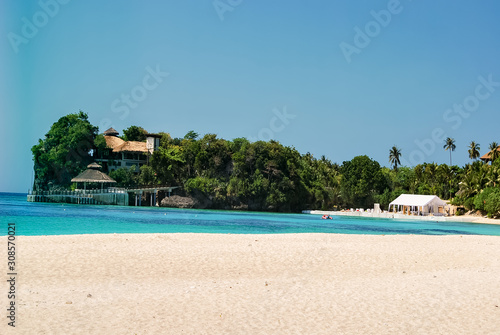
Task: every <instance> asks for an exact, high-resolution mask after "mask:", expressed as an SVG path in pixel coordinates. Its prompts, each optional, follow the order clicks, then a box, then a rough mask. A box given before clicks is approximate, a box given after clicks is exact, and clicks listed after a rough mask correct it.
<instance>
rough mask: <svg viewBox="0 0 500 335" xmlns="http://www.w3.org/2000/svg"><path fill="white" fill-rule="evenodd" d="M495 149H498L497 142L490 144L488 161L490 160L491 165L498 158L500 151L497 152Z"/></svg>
mask: <svg viewBox="0 0 500 335" xmlns="http://www.w3.org/2000/svg"><path fill="white" fill-rule="evenodd" d="M497 148H498V143H497V142H492V143H491V144H490V159H491V163H493V162H494V161H495V160H496V159H497V158H498V157H499V156H500V151H498V150H497Z"/></svg>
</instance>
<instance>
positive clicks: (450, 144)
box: [443, 137, 457, 165]
mask: <svg viewBox="0 0 500 335" xmlns="http://www.w3.org/2000/svg"><path fill="white" fill-rule="evenodd" d="M444 142H445V144H444V146H443V148H444V150H450V165H452V164H451V152H452V151H455V149H456V148H457V146H456V145H455V139H453V138H451V137H447V138H446V140H445V141H444Z"/></svg>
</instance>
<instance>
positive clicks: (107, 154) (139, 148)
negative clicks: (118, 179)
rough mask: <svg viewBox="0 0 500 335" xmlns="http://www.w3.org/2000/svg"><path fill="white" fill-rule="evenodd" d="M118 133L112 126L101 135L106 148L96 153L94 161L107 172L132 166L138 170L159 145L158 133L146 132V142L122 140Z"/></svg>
mask: <svg viewBox="0 0 500 335" xmlns="http://www.w3.org/2000/svg"><path fill="white" fill-rule="evenodd" d="M118 134H119V133H118V132H117V131H116V130H115V129H113V128H109V129H108V130H106V131H105V132H104V133H103V135H104V139H105V140H106V145H107V147H108V148H106V149H104V150H100V151H99V152H98V153H97V158H96V161H97V162H99V163H101V164H102V167H103V169H104V171H107V172H108V173H110V172H111V171H113V170H116V169H119V168H130V167H132V166H135V169H136V172H139V168H140V167H141V166H143V165H145V164H147V163H148V158H149V156H150V155H152V154H153V152H154V151H156V150H158V147H159V146H160V137H161V136H160V135H158V134H149V133H148V134H146V142H139V141H124V140H122V139H121V138H119V137H118Z"/></svg>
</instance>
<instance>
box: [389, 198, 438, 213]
mask: <svg viewBox="0 0 500 335" xmlns="http://www.w3.org/2000/svg"><path fill="white" fill-rule="evenodd" d="M445 206H446V202H445V201H444V200H441V199H440V198H439V197H438V196H435V195H420V194H401V195H400V196H399V197H397V199H395V200H394V201H393V202H391V203H390V204H389V212H397V213H403V214H415V215H429V214H432V215H436V214H441V215H442V214H444V213H445Z"/></svg>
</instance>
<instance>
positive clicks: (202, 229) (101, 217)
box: [0, 193, 500, 236]
mask: <svg viewBox="0 0 500 335" xmlns="http://www.w3.org/2000/svg"><path fill="white" fill-rule="evenodd" d="M9 222H13V223H15V225H16V235H26V236H30V235H31V236H32V235H68V234H112V233H224V234H227V233H230V234H280V233H337V234H372V235H380V234H404V235H407V234H418V235H494V236H500V225H486V224H475V223H461V222H424V221H411V220H408V221H406V220H394V219H375V218H359V217H345V216H334V217H333V220H322V219H321V216H320V215H310V214H277V213H262V212H240V211H218V210H194V209H171V208H158V207H125V206H98V205H74V204H51V203H30V202H27V201H26V194H18V193H0V223H1V227H3V228H0V235H6V234H7V224H8V223H9Z"/></svg>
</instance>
